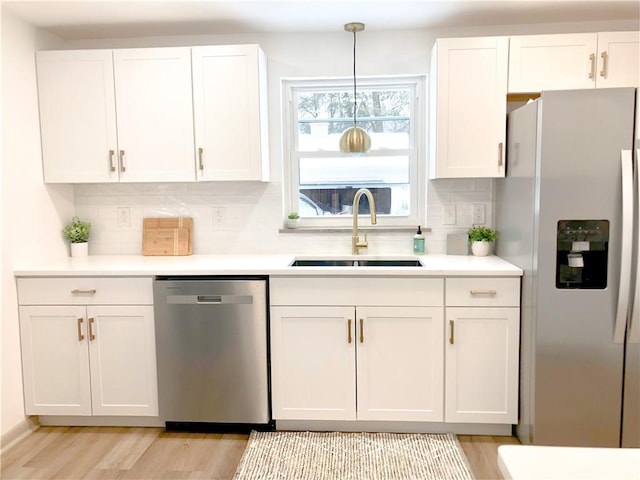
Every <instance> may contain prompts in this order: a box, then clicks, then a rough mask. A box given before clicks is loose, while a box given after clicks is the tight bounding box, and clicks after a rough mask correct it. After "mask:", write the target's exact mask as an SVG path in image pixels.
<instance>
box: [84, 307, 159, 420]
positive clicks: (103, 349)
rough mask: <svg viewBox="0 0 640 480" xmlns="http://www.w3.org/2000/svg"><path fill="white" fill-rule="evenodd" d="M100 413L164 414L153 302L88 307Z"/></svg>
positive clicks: (96, 403)
mask: <svg viewBox="0 0 640 480" xmlns="http://www.w3.org/2000/svg"><path fill="white" fill-rule="evenodd" d="M87 317H88V318H87V322H88V334H87V337H88V341H89V352H90V359H91V362H90V363H91V393H92V398H93V401H92V403H93V414H94V415H138V416H146V415H148V416H156V415H158V387H157V375H156V349H155V329H154V323H153V307H152V306H91V307H87Z"/></svg>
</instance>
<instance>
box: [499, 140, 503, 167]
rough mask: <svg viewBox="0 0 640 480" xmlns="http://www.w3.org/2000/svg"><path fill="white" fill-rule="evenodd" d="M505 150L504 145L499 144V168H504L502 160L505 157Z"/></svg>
mask: <svg viewBox="0 0 640 480" xmlns="http://www.w3.org/2000/svg"><path fill="white" fill-rule="evenodd" d="M503 150H504V144H503V143H502V142H500V143H499V144H498V166H499V167H501V166H502V158H503V157H504V155H503Z"/></svg>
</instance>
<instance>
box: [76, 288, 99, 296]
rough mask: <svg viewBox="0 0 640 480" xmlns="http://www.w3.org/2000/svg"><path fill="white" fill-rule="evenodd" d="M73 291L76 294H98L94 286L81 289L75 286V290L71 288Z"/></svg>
mask: <svg viewBox="0 0 640 480" xmlns="http://www.w3.org/2000/svg"><path fill="white" fill-rule="evenodd" d="M71 293H72V294H74V295H81V294H84V295H95V294H96V289H95V288H92V289H91V290H80V289H78V288H74V289H73V290H71Z"/></svg>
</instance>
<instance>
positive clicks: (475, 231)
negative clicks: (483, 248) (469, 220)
mask: <svg viewBox="0 0 640 480" xmlns="http://www.w3.org/2000/svg"><path fill="white" fill-rule="evenodd" d="M467 234H468V235H469V242H493V241H494V240H495V239H496V236H497V232H496V231H495V230H493V229H491V228H489V227H482V226H480V225H474V226H473V227H471V228H470V229H469V231H468V232H467Z"/></svg>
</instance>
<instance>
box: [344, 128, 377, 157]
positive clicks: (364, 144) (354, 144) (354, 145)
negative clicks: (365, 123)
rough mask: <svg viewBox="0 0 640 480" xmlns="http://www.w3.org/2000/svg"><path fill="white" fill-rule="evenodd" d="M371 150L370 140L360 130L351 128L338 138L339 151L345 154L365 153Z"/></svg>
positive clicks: (365, 133)
mask: <svg viewBox="0 0 640 480" xmlns="http://www.w3.org/2000/svg"><path fill="white" fill-rule="evenodd" d="M370 148H371V139H370V138H369V135H368V134H367V132H365V131H364V130H363V129H362V128H360V127H357V126H355V125H354V126H353V127H350V128H348V129H346V130H345V131H344V133H343V134H342V137H340V151H341V152H345V153H366V152H368V151H369V149H370Z"/></svg>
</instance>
